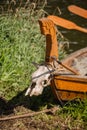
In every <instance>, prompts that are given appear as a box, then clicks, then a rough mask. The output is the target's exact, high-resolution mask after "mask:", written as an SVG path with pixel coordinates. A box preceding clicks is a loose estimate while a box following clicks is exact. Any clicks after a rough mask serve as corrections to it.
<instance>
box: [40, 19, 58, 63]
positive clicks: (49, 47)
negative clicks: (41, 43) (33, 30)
mask: <svg viewBox="0 0 87 130" xmlns="http://www.w3.org/2000/svg"><path fill="white" fill-rule="evenodd" d="M39 24H40V29H41V33H42V34H43V35H46V62H52V61H53V59H51V58H50V57H51V56H55V57H56V58H58V42H57V36H56V29H55V25H54V23H53V22H52V21H51V20H50V19H48V18H42V19H40V20H39Z"/></svg>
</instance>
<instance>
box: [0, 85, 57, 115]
mask: <svg viewBox="0 0 87 130" xmlns="http://www.w3.org/2000/svg"><path fill="white" fill-rule="evenodd" d="M25 91H26V89H25V90H24V91H22V92H20V93H18V95H16V96H15V97H13V98H12V99H11V100H9V101H6V100H5V99H3V98H0V115H2V114H6V115H8V114H11V113H13V111H14V108H16V107H18V106H23V107H25V108H27V109H30V110H33V111H38V110H39V109H40V108H41V107H45V106H46V107H47V108H50V107H52V106H53V105H56V104H59V101H57V100H56V99H55V97H54V95H53V93H52V91H51V88H50V87H47V88H45V89H44V91H43V94H42V95H40V96H37V97H36V96H33V97H29V96H25V95H24V94H25Z"/></svg>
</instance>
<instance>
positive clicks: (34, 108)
mask: <svg viewBox="0 0 87 130" xmlns="http://www.w3.org/2000/svg"><path fill="white" fill-rule="evenodd" d="M23 93H24V92H23ZM23 93H20V94H18V95H17V96H16V97H14V98H13V99H12V100H11V101H9V102H7V101H6V100H4V99H3V98H0V118H3V117H9V116H14V115H21V114H25V113H28V114H29V113H32V112H38V111H40V110H45V109H49V108H51V107H54V106H56V107H58V108H59V110H58V111H60V110H61V109H62V108H61V106H60V105H59V104H58V102H56V101H55V100H54V99H53V98H49V97H51V96H52V94H51V95H50V94H49V96H48V95H47V93H48V92H46V93H45V95H46V96H45V95H44V94H43V95H42V96H39V97H34V98H33V99H30V98H29V97H24V96H23ZM58 111H56V112H49V113H41V114H38V115H33V116H29V117H25V118H19V119H13V120H7V121H0V130H86V127H85V125H84V123H83V122H81V120H79V119H78V120H74V119H73V118H72V117H71V116H70V115H67V117H65V118H64V116H61V115H59V114H58Z"/></svg>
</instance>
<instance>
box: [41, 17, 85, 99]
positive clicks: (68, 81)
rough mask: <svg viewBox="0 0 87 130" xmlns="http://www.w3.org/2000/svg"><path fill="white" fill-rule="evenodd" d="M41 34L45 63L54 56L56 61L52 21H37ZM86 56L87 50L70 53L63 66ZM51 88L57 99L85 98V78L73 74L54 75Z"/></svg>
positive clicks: (56, 54)
mask: <svg viewBox="0 0 87 130" xmlns="http://www.w3.org/2000/svg"><path fill="white" fill-rule="evenodd" d="M39 24H40V29H41V33H42V34H44V35H46V58H45V60H46V62H50V63H52V62H53V60H52V59H50V58H49V57H51V56H55V57H56V58H57V59H58V42H57V36H56V28H55V25H54V23H53V20H50V19H49V18H42V19H40V20H39ZM86 55H87V48H85V49H81V50H79V51H77V52H74V53H72V54H71V55H70V56H68V57H67V58H66V59H64V60H63V61H62V63H63V64H65V65H68V66H71V64H72V62H73V58H78V57H80V56H83V57H84V56H86ZM51 87H52V90H53V92H54V95H55V97H56V98H57V99H61V100H72V99H75V98H81V99H83V98H87V95H86V93H87V76H78V75H74V74H72V73H71V74H69V75H64V74H62V75H58V74H55V75H54V78H53V80H52V81H51Z"/></svg>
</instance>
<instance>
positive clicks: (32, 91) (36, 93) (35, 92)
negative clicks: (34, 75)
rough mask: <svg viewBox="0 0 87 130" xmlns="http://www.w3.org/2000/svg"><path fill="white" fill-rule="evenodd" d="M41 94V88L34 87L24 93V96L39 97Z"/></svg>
mask: <svg viewBox="0 0 87 130" xmlns="http://www.w3.org/2000/svg"><path fill="white" fill-rule="evenodd" d="M42 92H43V86H38V87H37V86H36V87H35V88H33V89H31V87H29V88H28V89H27V91H26V93H25V96H27V95H29V96H30V97H32V96H39V95H41V94H42Z"/></svg>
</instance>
